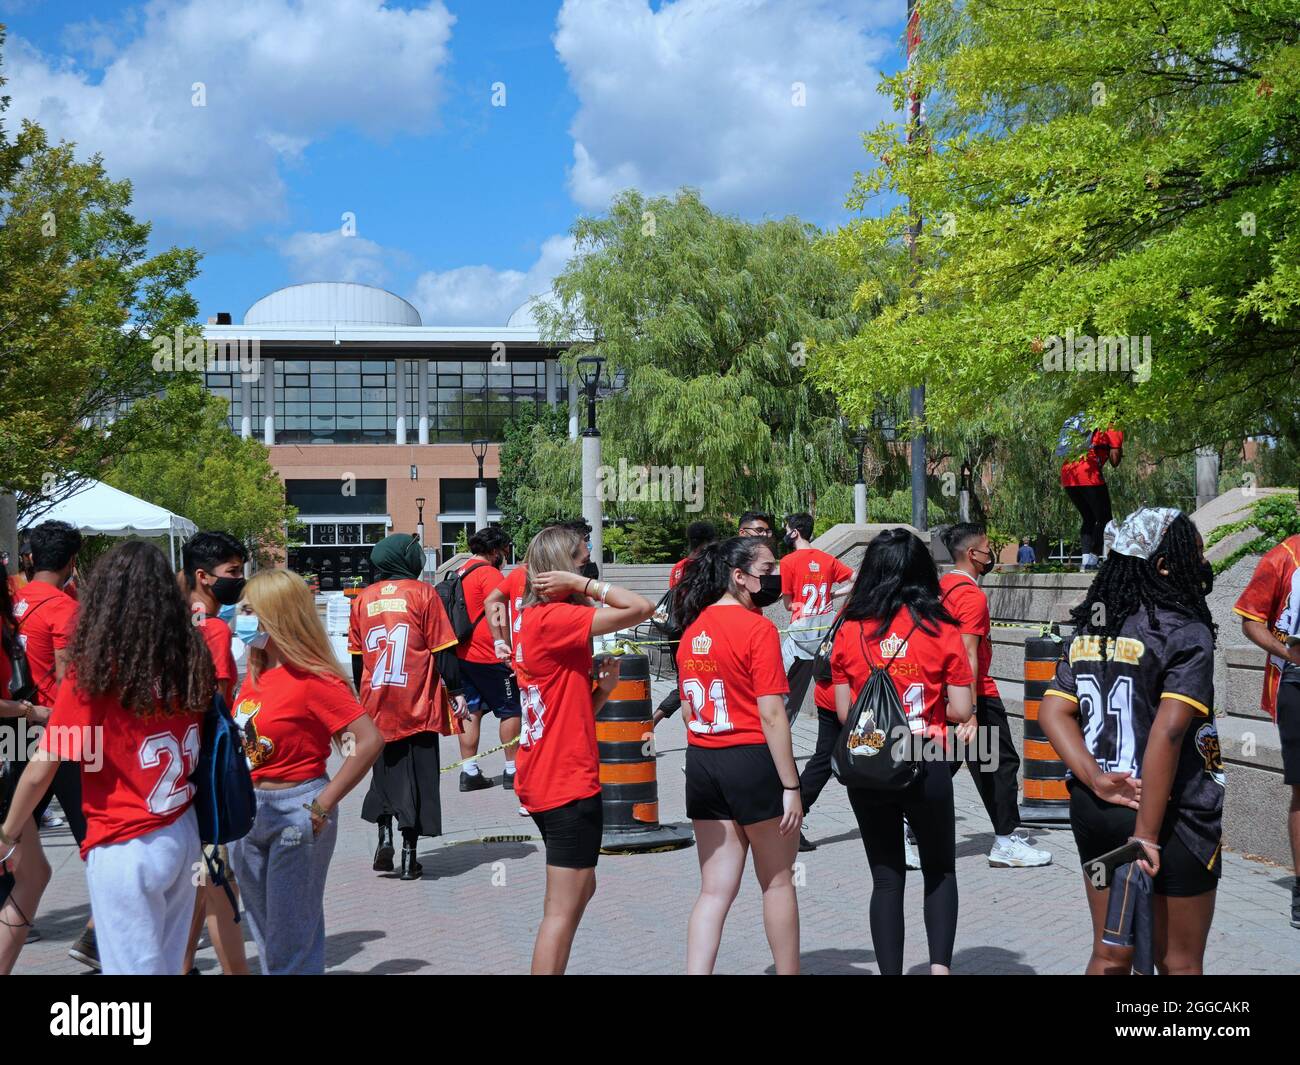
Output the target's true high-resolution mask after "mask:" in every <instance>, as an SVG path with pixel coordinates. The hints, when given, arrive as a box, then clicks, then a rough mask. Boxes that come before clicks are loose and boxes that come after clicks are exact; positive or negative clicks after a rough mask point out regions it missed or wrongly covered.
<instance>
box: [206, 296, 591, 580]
mask: <svg viewBox="0 0 1300 1065" xmlns="http://www.w3.org/2000/svg"><path fill="white" fill-rule="evenodd" d="M230 318H231V316H230V315H229V314H220V315H218V316H216V318H215V319H214V320H212V321H211V322H210V324H209V325H208V326H207V327H206V328H205V329H204V337H205V339H206V340H209V341H216V342H218V343H221V342H227V343H229V344H231V345H232V346H233V344H235V343H236V342H239V341H244V342H245V343H251V342H252V341H256V342H257V349H256V350H257V351H258V356H259V357H258V360H257V365H256V368H255V370H254V372H252V373H247V374H241V373H240V372H238V371H237V370H235V372H214V371H212V370H211V369H209V370H208V372H207V373H206V374H205V380H206V385H207V388H208V390H209V391H211V392H212V393H214V394H216V395H219V396H222V397H224V398H225V399H227V400H228V401H229V402H230V423H231V428H232V429H233V430H234V431H235V432H238V433H241V434H242V435H243V436H245V437H253V436H257V437H260V438H261V439H262V440H263V442H264V443H265V444H266V446H267V447H268V448H270V452H271V463H272V465H273V466H274V467H275V469H276V472H277V473H278V474H279V475H280V477H281V479H282V480H283V481H284V486H285V495H286V497H287V499H288V501H289V502H290V503H291V504H292V505H293V506H295V507H297V508H298V513H299V519H298V520H299V525H298V526H297V527H296V528H294V529H292V530H290V543H291V545H292V546H291V547H290V550H289V565H290V566H291V567H292V568H293V569H295V570H297V571H298V572H300V573H315V574H317V575H319V577H320V583H321V589H322V591H328V590H333V589H338V588H341V587H344V582H345V581H346V580H347V579H348V578H352V577H361V578H363V579H364V580H367V581H368V580H369V576H370V572H369V571H370V566H369V554H370V548H369V545H371V544H373V543H375V542H377V541H378V540H380V539H382V538H383V537H384V536H385V535H387V534H388V533H390V532H402V531H409V532H415V531H416V526H417V521H418V518H419V508H418V507H417V504H416V500H417V499H418V498H422V499H424V501H425V502H424V507H423V516H424V522H425V544H426V546H427V547H430V548H436V549H438V551H439V553H440V556H441V557H443V558H445V557H446V556H447V554H448V553H449V552H450V551H451V550H452V549H454V547H455V544H456V540H457V537H458V535H459V534H460V533H462V532H466V531H468V532H472V531H473V528H474V485H475V481H476V480H477V477H478V462H477V460H476V459H475V456H474V453H473V448H472V446H471V442H472V441H475V440H478V439H486V440H488V441H490V444H489V446H488V448H487V454H486V458H485V460H484V466H483V473H484V479H485V480H486V482H487V485H488V520H489V522H493V521H496V520H498V519H499V518H500V512H499V511H497V509H496V485H497V482H496V477H497V473H498V472H499V464H498V455H497V444H498V442H499V441H500V439H501V433H502V427H503V426H504V424H505V422H506V421H507V420H508V419H509V418H511V417H513V416H515V415H517V414H518V413H519V412H520V411H521V410H523V409H524V408H526V407H540V406H541V405H542V404H549V405H552V406H553V405H555V404H556V403H557V402H565V401H566V400H567V402H568V406H569V412H570V418H569V425H570V432H571V433H576V426H577V413H576V412H577V393H576V387H574V386H576V380H575V381H574V382H573V383H572V384H571V382H570V380H569V375H568V374H566V372H565V367H563V366H562V365H560V364H559V363H558V362H557V356H558V355H559V354H560V351H561V350H562V349H560V348H558V347H557V346H555V345H548V344H545V343H543V342H542V340H541V337H540V335H539V333H538V329H537V326H536V323H535V322H534V321H533V318H532V315H531V313H530V309H529V307H528V306H525V307H521V308H520V309H519V310H518V311H516V312H515V313H514V314H513V315H511V316H510V320H509V321H508V322H507V323H506V324H505V325H504V326H439V325H425V324H424V323H423V322H422V321H421V319H420V313H419V311H417V310H416V309H415V308H414V307H413V306H411V304H409V303H408V302H407V301H406V300H404V299H401V298H400V297H398V296H395V295H393V294H392V293H391V292H387V291H385V290H383V289H380V288H374V287H371V286H369V285H359V284H353V283H336V282H321V283H312V284H304V285H291V286H289V287H288V288H282V289H279V290H277V291H275V292H272V293H270V294H269V295H267V296H263V297H262V298H261V299H259V300H258V301H257V302H256V303H254V304H253V305H252V306H251V307H250V308H249V309H248V311H247V312H246V313H245V314H244V320H243V322H242V323H240V324H235V323H233V322H231V320H230Z"/></svg>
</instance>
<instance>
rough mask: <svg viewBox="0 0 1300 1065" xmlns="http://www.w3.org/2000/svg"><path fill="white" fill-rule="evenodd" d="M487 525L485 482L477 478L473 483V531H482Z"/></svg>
mask: <svg viewBox="0 0 1300 1065" xmlns="http://www.w3.org/2000/svg"><path fill="white" fill-rule="evenodd" d="M487 525H488V520H487V483H486V482H485V481H484V480H483V479H482V478H479V480H478V483H477V484H475V485H474V531H475V532H482V531H483V530H484V529H486V528H487Z"/></svg>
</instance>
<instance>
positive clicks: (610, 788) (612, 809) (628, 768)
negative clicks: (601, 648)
mask: <svg viewBox="0 0 1300 1065" xmlns="http://www.w3.org/2000/svg"><path fill="white" fill-rule="evenodd" d="M618 664H619V675H618V677H619V679H618V684H617V685H615V687H614V690H613V691H612V692H610V696H609V698H608V699H607V700H606V701H605V705H604V706H602V707H601V708H600V710H599V712H597V714H596V743H597V745H598V746H599V748H600V804H601V807H602V813H603V815H604V820H605V831H604V835H603V836H602V837H601V843H600V845H601V850H602V851H606V852H620V851H646V850H675V849H677V848H678V847H685V846H687V845H688V844H689V843H690V842H691V834H690V831H689V829H685V830H684V829H682V828H679V827H675V826H672V825H661V824H660V823H659V782H658V778H657V775H656V766H655V744H654V725H653V722H652V716H653V713H654V704H653V702H652V700H651V696H650V660H649V659H648V658H647V657H646V656H645V655H643V654H627V655H619V656H618Z"/></svg>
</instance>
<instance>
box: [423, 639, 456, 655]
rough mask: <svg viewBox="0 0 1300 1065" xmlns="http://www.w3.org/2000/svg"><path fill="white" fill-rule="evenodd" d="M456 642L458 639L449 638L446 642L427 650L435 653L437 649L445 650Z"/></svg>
mask: <svg viewBox="0 0 1300 1065" xmlns="http://www.w3.org/2000/svg"><path fill="white" fill-rule="evenodd" d="M458 643H460V641H459V640H457V639H450V640H448V641H447V642H446V643H444V644H442V645H441V646H440V647H430V648H429V652H430V654H435V655H436V654H437V653H438V652H439V651H445V650H447V648H448V647H455V646H456V645H457V644H458Z"/></svg>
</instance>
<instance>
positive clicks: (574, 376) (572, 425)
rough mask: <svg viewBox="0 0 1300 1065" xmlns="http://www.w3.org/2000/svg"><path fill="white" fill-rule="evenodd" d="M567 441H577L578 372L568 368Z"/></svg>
mask: <svg viewBox="0 0 1300 1065" xmlns="http://www.w3.org/2000/svg"><path fill="white" fill-rule="evenodd" d="M569 439H570V440H577V439H578V371H577V370H575V369H573V368H572V367H570V368H569Z"/></svg>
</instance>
